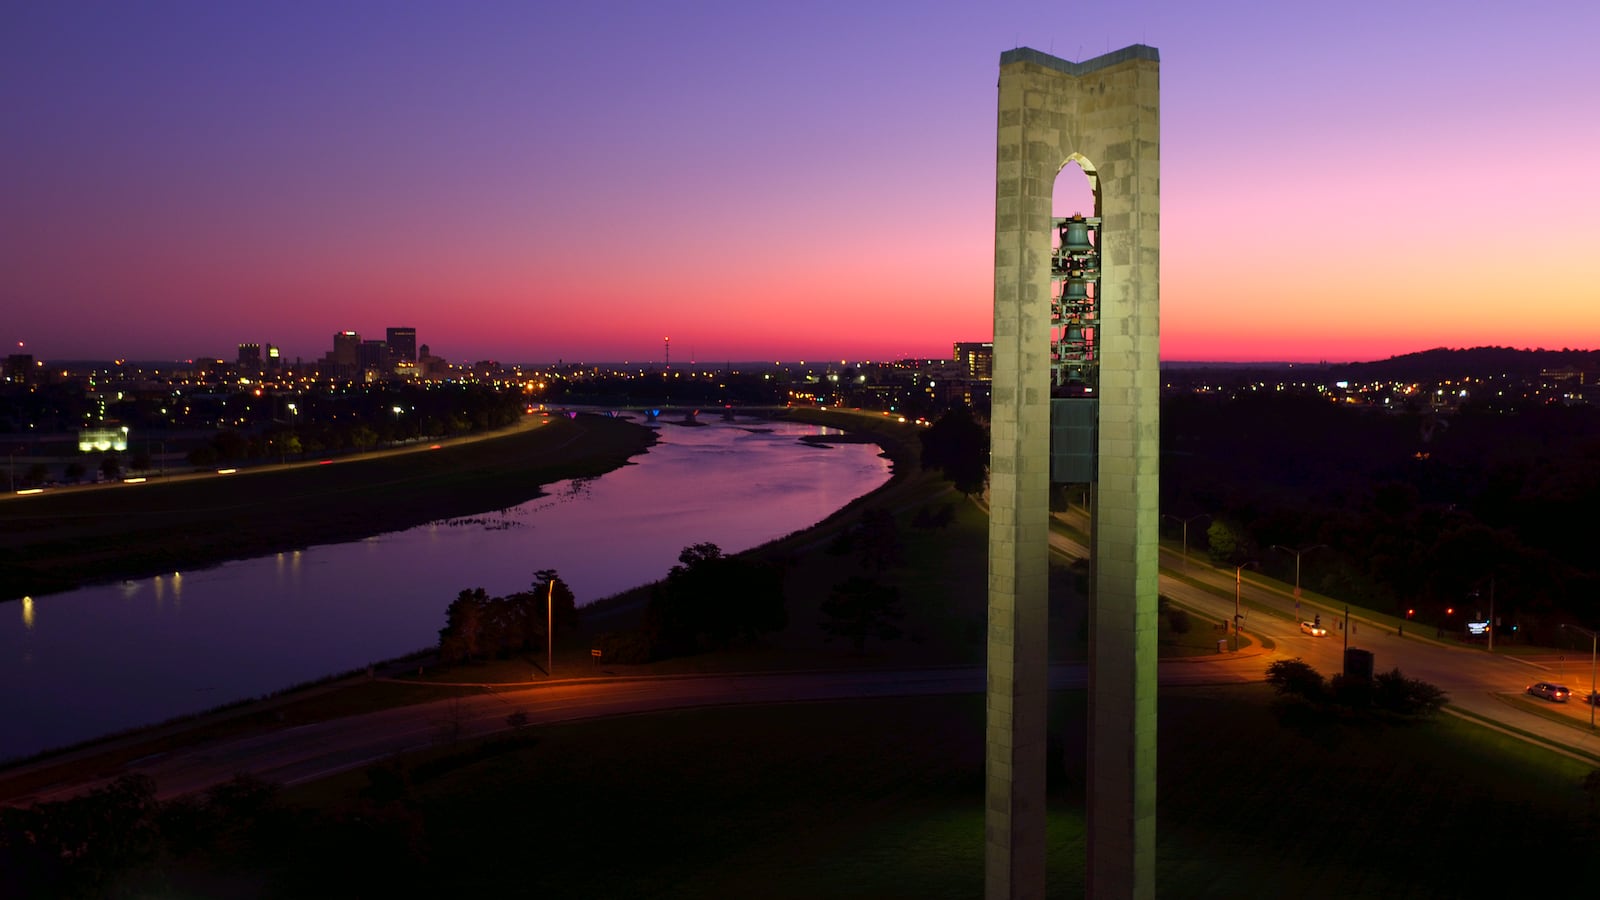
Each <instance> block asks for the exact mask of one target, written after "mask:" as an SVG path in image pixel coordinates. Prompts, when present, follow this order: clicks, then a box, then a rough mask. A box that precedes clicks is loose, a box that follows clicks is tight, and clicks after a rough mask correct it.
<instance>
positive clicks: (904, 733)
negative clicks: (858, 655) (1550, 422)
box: [165, 685, 1600, 898]
mask: <svg viewBox="0 0 1600 900" xmlns="http://www.w3.org/2000/svg"><path fill="white" fill-rule="evenodd" d="M1084 701H1085V698H1084V694H1083V693H1082V692H1064V693H1060V694H1057V695H1055V696H1054V697H1053V699H1052V754H1051V771H1050V788H1049V796H1048V806H1049V823H1050V824H1049V828H1050V832H1049V842H1048V843H1049V860H1050V870H1049V871H1050V875H1049V895H1050V896H1052V897H1081V896H1083V892H1084V863H1083V855H1084V852H1085V845H1084V820H1083V786H1084V764H1083V757H1084V750H1083V747H1084V741H1085V733H1084V712H1085V710H1084ZM982 706H983V700H982V698H981V697H976V696H960V697H932V698H906V699H893V700H871V701H854V702H834V703H814V704H803V705H778V706H767V707H752V708H728V709H707V710H696V711H687V712H679V713H667V714H657V715H649V716H639V717H632V718H622V719H612V720H599V721H593V722H584V723H575V724H568V725H562V726H556V727H550V728H542V729H537V730H530V731H529V732H523V733H520V734H519V735H518V736H517V737H516V738H515V739H511V740H507V739H502V740H500V741H499V742H490V743H486V744H483V745H477V746H457V747H453V748H450V749H440V750H437V751H433V752H430V753H426V754H420V755H417V756H414V757H410V758H407V759H405V760H401V761H396V762H393V763H391V764H390V765H389V766H388V767H386V768H384V769H382V770H374V771H373V772H370V773H369V772H352V773H348V774H346V775H343V776H340V777H338V778H335V779H330V780H328V781H324V782H320V783H317V784H315V785H309V786H305V787H303V788H300V789H296V790H294V791H291V792H289V793H288V794H287V795H286V796H285V797H284V798H283V802H284V803H285V805H286V806H287V807H288V809H289V810H290V811H289V812H286V813H283V814H282V816H281V817H279V818H277V819H274V820H272V821H273V822H275V823H276V824H273V825H271V826H266V827H263V830H262V831H261V832H259V833H258V834H257V836H256V840H257V843H256V844H255V845H253V846H251V847H245V848H242V849H240V848H237V847H236V848H235V849H234V850H228V851H219V852H216V853H213V854H210V855H206V854H201V855H197V856H194V857H190V858H189V859H187V860H185V861H181V862H180V863H178V864H172V865H169V866H168V868H167V869H166V870H165V874H166V877H167V878H168V879H169V880H168V881H167V887H168V888H170V889H172V890H171V893H169V894H168V895H169V896H195V895H196V894H191V893H188V892H187V888H186V886H187V885H189V884H190V883H191V879H193V880H194V883H204V884H205V885H206V886H207V890H208V891H211V892H212V895H215V896H247V895H251V893H252V890H253V889H255V888H260V887H262V886H270V891H269V892H268V893H269V895H271V896H296V895H306V894H307V892H311V893H317V894H321V895H341V896H344V895H348V896H355V895H359V894H363V893H365V894H367V895H381V894H383V893H384V892H386V891H387V892H396V891H398V892H399V894H394V895H401V894H403V895H408V896H418V895H425V894H430V893H435V892H437V893H440V894H444V895H449V896H488V895H501V894H509V895H514V896H524V895H527V896H535V895H539V896H552V897H577V896H588V897H660V898H702V897H756V896H759V897H772V898H785V897H794V898H811V897H872V898H894V897H907V898H942V897H949V898H958V897H959V898H970V897H974V896H979V895H981V893H982V877H983V861H982V853H983V804H982V796H983V783H982V775H983V748H982V741H983V733H982V722H983V715H982ZM1160 715H1161V720H1160V748H1159V753H1160V785H1161V787H1160V793H1159V798H1158V804H1159V813H1158V856H1157V883H1158V894H1159V895H1160V896H1166V897H1225V898H1234V897H1330V898H1331V897H1338V898H1351V897H1371V898H1424V897H1451V898H1461V897H1478V896H1496V892H1498V891H1502V890H1504V891H1509V894H1508V895H1509V896H1527V895H1529V894H1532V893H1535V892H1538V891H1543V890H1549V889H1555V888H1557V887H1561V886H1567V885H1570V883H1571V882H1570V876H1572V875H1573V873H1574V872H1576V871H1578V867H1580V866H1581V863H1580V861H1581V860H1583V859H1589V858H1592V854H1593V853H1594V852H1595V851H1596V850H1597V849H1600V846H1597V844H1600V839H1597V836H1596V829H1595V823H1594V821H1593V820H1592V819H1590V818H1588V815H1589V813H1588V811H1587V807H1586V805H1585V804H1586V799H1585V796H1584V794H1583V793H1582V791H1581V790H1580V788H1579V782H1580V779H1581V778H1582V776H1583V775H1584V774H1585V773H1586V772H1587V771H1588V767H1586V766H1584V765H1582V764H1580V763H1577V762H1574V761H1571V760H1568V759H1565V758H1564V757H1560V756H1557V755H1555V754H1551V753H1547V752H1544V751H1541V750H1538V749H1536V748H1533V747H1530V746H1527V745H1525V744H1522V743H1520V742H1517V741H1514V740H1511V739H1508V738H1505V737H1503V736H1500V735H1496V734H1495V733H1493V732H1490V731H1487V730H1485V729H1482V728H1477V727H1474V726H1471V725H1469V724H1464V723H1460V722H1457V721H1455V720H1454V719H1453V718H1451V717H1444V718H1441V719H1439V720H1438V721H1435V722H1429V723H1421V724H1382V723H1374V722H1370V721H1350V720H1338V719H1323V718H1319V717H1318V716H1317V715H1316V714H1313V713H1311V712H1310V711H1309V710H1305V709H1303V708H1299V707H1281V706H1279V705H1278V704H1276V702H1275V701H1274V700H1273V698H1272V697H1271V695H1270V693H1269V692H1268V691H1267V689H1266V688H1265V687H1263V686H1259V685H1256V686H1245V687H1240V688H1206V689H1198V688H1194V689H1174V690H1165V691H1163V694H1162V697H1161V712H1160ZM375 786H376V787H375ZM363 792H365V796H363ZM380 799H381V800H384V801H385V802H381V803H380V802H378V801H379V800H380ZM267 848H270V852H269V853H266V852H262V851H263V850H265V849H267Z"/></svg>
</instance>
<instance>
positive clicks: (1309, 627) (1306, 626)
mask: <svg viewBox="0 0 1600 900" xmlns="http://www.w3.org/2000/svg"><path fill="white" fill-rule="evenodd" d="M1300 630H1301V631H1304V632H1305V633H1306V634H1309V635H1311V636H1312V637H1327V636H1328V629H1326V628H1323V627H1322V626H1321V625H1318V624H1317V623H1315V622H1301V623H1300Z"/></svg>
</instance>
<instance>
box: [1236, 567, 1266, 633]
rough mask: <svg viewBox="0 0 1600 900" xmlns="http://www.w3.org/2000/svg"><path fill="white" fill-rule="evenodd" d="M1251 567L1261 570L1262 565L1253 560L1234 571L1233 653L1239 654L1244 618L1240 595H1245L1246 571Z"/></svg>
mask: <svg viewBox="0 0 1600 900" xmlns="http://www.w3.org/2000/svg"><path fill="white" fill-rule="evenodd" d="M1251 566H1254V567H1256V568H1257V569H1260V568H1261V564H1260V563H1258V562H1256V561H1255V560H1253V559H1252V560H1250V561H1249V562H1247V563H1241V564H1240V565H1239V566H1238V567H1237V568H1235V569H1234V570H1233V652H1235V653H1238V652H1239V623H1240V621H1241V620H1242V619H1243V618H1244V614H1243V613H1242V612H1241V611H1240V603H1239V599H1240V595H1241V594H1243V593H1244V570H1245V569H1248V568H1250V567H1251Z"/></svg>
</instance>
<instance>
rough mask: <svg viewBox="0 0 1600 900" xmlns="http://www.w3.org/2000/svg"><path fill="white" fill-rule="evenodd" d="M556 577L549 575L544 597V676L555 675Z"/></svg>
mask: <svg viewBox="0 0 1600 900" xmlns="http://www.w3.org/2000/svg"><path fill="white" fill-rule="evenodd" d="M555 609H556V577H555V575H551V576H550V591H549V593H547V594H545V598H544V677H546V678H554V677H555V664H556V631H555V621H556V613H555Z"/></svg>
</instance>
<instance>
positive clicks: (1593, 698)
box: [1583, 691, 1600, 706]
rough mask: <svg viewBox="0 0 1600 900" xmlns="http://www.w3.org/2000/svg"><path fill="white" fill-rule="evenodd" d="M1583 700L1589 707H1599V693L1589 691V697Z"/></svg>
mask: <svg viewBox="0 0 1600 900" xmlns="http://www.w3.org/2000/svg"><path fill="white" fill-rule="evenodd" d="M1583 699H1584V702H1586V703H1588V704H1589V705H1590V706H1600V691H1590V692H1589V696H1587V697H1585V698H1583Z"/></svg>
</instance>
